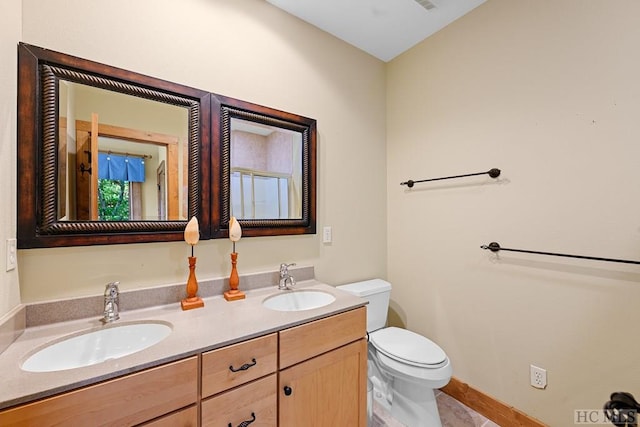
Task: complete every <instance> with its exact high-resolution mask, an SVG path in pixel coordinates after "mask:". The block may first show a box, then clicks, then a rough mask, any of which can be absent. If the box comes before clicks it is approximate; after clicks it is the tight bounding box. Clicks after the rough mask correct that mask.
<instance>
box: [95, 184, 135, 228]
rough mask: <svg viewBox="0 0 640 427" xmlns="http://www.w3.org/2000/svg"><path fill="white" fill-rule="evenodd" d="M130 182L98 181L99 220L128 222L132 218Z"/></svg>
mask: <svg viewBox="0 0 640 427" xmlns="http://www.w3.org/2000/svg"><path fill="white" fill-rule="evenodd" d="M130 185H131V183H130V182H129V181H124V180H120V179H98V220H99V221H128V220H129V219H130V218H131V199H130V194H131V191H130Z"/></svg>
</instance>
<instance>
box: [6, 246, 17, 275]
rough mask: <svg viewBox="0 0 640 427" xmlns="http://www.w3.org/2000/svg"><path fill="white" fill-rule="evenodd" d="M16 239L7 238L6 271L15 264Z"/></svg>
mask: <svg viewBox="0 0 640 427" xmlns="http://www.w3.org/2000/svg"><path fill="white" fill-rule="evenodd" d="M16 251H17V244H16V239H7V271H11V270H15V268H16V264H17V262H18V261H17V252H16Z"/></svg>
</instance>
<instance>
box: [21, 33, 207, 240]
mask: <svg viewBox="0 0 640 427" xmlns="http://www.w3.org/2000/svg"><path fill="white" fill-rule="evenodd" d="M60 79H63V80H69V81H73V82H77V83H81V84H85V85H89V86H94V87H99V88H102V89H107V90H110V91H114V92H119V93H124V94H128V95H133V96H136V97H140V98H145V99H148V100H153V101H158V102H161V103H166V104H171V105H176V106H181V107H185V108H186V109H187V110H188V141H187V144H188V156H189V157H188V174H187V181H188V189H187V203H186V204H187V210H188V213H187V219H188V218H191V217H193V216H195V217H197V218H198V219H199V222H200V224H201V226H200V232H201V238H202V239H206V238H209V233H210V227H209V209H210V202H209V199H208V197H209V194H210V189H209V184H210V180H209V178H210V172H209V166H210V163H209V161H208V160H207V161H202V159H209V152H210V128H209V125H210V119H209V117H210V114H211V109H210V102H211V95H210V94H209V93H208V92H206V91H202V90H199V89H194V88H190V87H187V86H183V85H180V84H177V83H172V82H168V81H164V80H160V79H156V78H153V77H149V76H145V75H142V74H138V73H134V72H131V71H127V70H123V69H120V68H116V67H112V66H109V65H104V64H100V63H97V62H93V61H89V60H86V59H81V58H77V57H74V56H70V55H66V54H63V53H59V52H54V51H51V50H47V49H43V48H39V47H36V46H31V45H27V44H24V43H20V44H19V45H18V149H17V153H18V166H17V173H18V179H17V181H18V186H17V187H18V188H17V206H18V211H17V220H18V230H17V231H18V232H17V236H18V247H19V248H40V247H57V246H82V245H105V244H118V243H142V242H159V241H174V240H181V239H183V232H184V228H185V227H186V224H187V220H184V221H182V220H168V221H139V220H132V221H60V220H58V210H57V205H58V200H57V199H58V190H57V179H58V175H57V170H58V162H59V159H58V158H57V157H58V156H57V153H58V151H57V149H58V139H59V138H58V96H59V93H58V84H57V83H58V81H59V80H60Z"/></svg>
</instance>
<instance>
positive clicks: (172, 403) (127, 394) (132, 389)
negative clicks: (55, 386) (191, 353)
mask: <svg viewBox="0 0 640 427" xmlns="http://www.w3.org/2000/svg"><path fill="white" fill-rule="evenodd" d="M197 377H198V358H197V356H196V357H191V358H188V359H185V360H181V361H178V362H174V363H169V364H167V365H163V366H159V367H157V368H152V369H148V370H146V371H141V372H137V373H135V374H131V375H127V376H124V377H121V378H116V379H113V380H109V381H106V382H104V383H100V384H96V385H92V386H89V387H85V388H81V389H78V390H74V391H70V392H68V393H64V394H61V395H58V396H54V397H50V398H46V399H43V400H40V401H37V402H33V403H28V404H25V405H22V406H18V407H15V408H12V409H7V410H6V411H2V412H0V426H38V427H44V426H60V425H78V426H89V425H94V424H96V422H98V421H99V422H100V424H103V425H134V424H139V423H142V422H145V421H148V420H151V419H153V418H156V417H159V416H161V415H164V414H167V413H169V412H171V411H175V410H177V409H180V408H184V407H185V406H189V405H191V404H193V403H196V401H197V399H198V381H197Z"/></svg>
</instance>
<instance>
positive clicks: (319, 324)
mask: <svg viewBox="0 0 640 427" xmlns="http://www.w3.org/2000/svg"><path fill="white" fill-rule="evenodd" d="M366 332H367V312H366V308H365V307H359V308H356V309H354V310H351V311H347V312H345V313H341V314H336V315H335V316H331V317H327V318H325V319H320V320H315V321H313V322H309V323H305V324H304V325H300V326H295V327H293V328H289V329H285V330H283V331H280V332H279V334H280V369H284V368H286V367H289V366H291V365H295V364H296V363H299V362H302V361H304V360H307V359H310V358H312V357H315V356H317V355H319V354H322V353H325V352H327V351H330V350H333V349H334V348H338V347H340V346H342V345H345V344H349V343H350V342H353V341H356V340H359V339H360V338H362V337H364V336H365V335H366Z"/></svg>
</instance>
